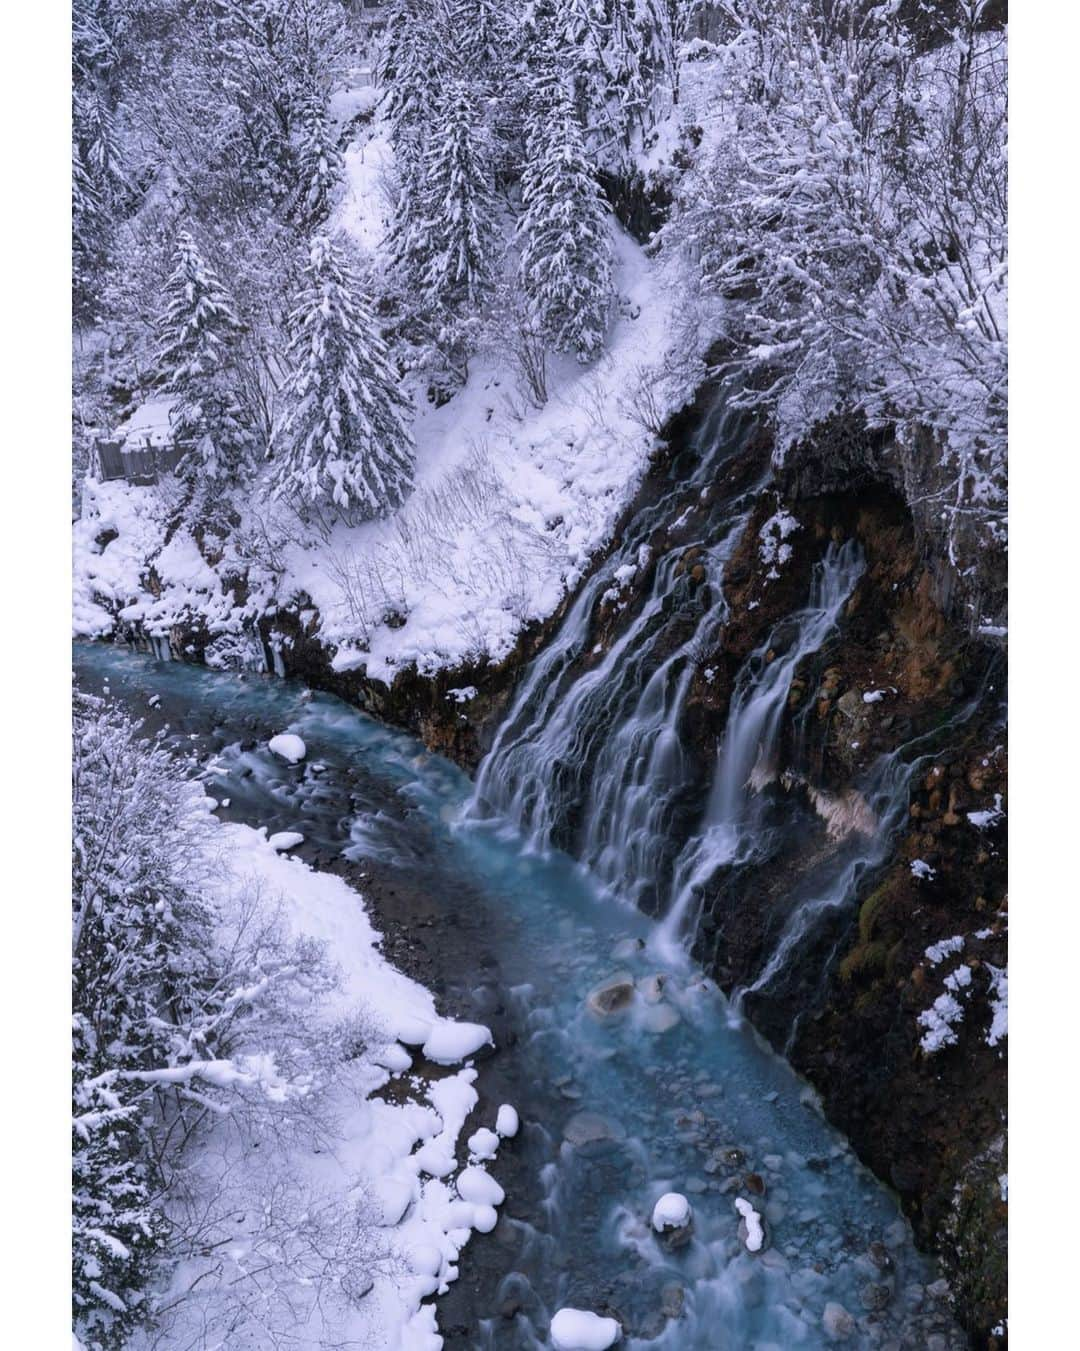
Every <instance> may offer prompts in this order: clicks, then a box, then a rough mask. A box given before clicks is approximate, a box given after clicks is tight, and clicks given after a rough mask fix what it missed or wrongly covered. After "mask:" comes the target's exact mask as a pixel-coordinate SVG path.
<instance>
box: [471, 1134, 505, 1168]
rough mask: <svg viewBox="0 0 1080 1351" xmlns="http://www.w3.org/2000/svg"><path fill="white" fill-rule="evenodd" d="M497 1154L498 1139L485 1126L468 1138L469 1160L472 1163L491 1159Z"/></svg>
mask: <svg viewBox="0 0 1080 1351" xmlns="http://www.w3.org/2000/svg"><path fill="white" fill-rule="evenodd" d="M498 1152H499V1137H498V1135H497V1134H496V1133H495V1132H494V1131H492V1130H488V1128H487V1127H486V1126H481V1127H480V1129H479V1130H478V1131H475V1132H474V1133H473V1134H472V1135H470V1136H469V1158H470V1160H473V1161H478V1162H479V1161H482V1160H484V1159H493V1158H494V1157H495V1155H496V1154H497V1153H498Z"/></svg>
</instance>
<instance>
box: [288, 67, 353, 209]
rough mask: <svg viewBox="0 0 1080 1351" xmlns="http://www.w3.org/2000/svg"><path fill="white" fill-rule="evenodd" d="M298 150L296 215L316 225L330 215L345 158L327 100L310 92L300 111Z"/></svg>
mask: <svg viewBox="0 0 1080 1351" xmlns="http://www.w3.org/2000/svg"><path fill="white" fill-rule="evenodd" d="M299 122H300V131H299V135H298V145H297V151H296V174H297V180H298V186H297V194H296V196H297V214H298V216H299V217H300V219H302V220H303V221H304V222H305V223H306V224H307V225H309V226H317V225H321V224H322V222H323V221H324V220H325V219H326V218H327V216H328V215H329V214H330V207H331V205H332V203H333V197H334V193H335V191H336V189H337V186H338V183H339V182H340V180H341V172H342V160H341V151H340V150H339V149H338V145H337V138H336V137H335V135H334V129H333V127H332V126H331V125H330V119H329V118H328V116H327V111H326V103H325V100H323V99H322V98H320V97H319V96H318V95H316V94H314V93H311V94H309V95H308V96H307V97H306V98H305V100H304V102H303V107H302V110H301V113H300V118H299Z"/></svg>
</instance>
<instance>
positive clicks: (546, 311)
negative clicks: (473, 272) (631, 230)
mask: <svg viewBox="0 0 1080 1351" xmlns="http://www.w3.org/2000/svg"><path fill="white" fill-rule="evenodd" d="M521 200H522V205H523V208H524V210H523V212H522V215H521V217H520V219H519V222H518V230H517V235H518V241H519V245H520V250H521V262H520V276H521V284H522V289H523V290H524V292H525V295H526V297H527V298H528V300H529V302H530V304H531V305H532V307H533V309H534V311H535V313H536V315H537V318H538V320H539V322H540V324H541V327H542V329H543V331H544V333H545V334H546V335H547V337H548V340H549V341H550V342H551V344H552V346H553V347H555V349H556V350H557V351H564V352H576V353H577V355H578V356H579V358H580V359H581V360H583V361H587V360H588V359H589V358H591V357H593V356H596V354H597V353H598V352H599V351H600V348H601V347H602V345H603V341H604V333H605V331H606V328H607V322H608V314H609V310H610V306H611V301H612V275H611V268H612V249H611V236H610V233H609V230H608V222H607V204H606V203H605V201H604V199H603V196H602V194H601V192H600V188H599V186H598V184H597V182H596V179H595V178H594V177H593V173H592V169H591V166H590V164H589V160H588V157H587V156H586V154H585V147H584V144H583V140H582V133H581V128H580V125H579V124H578V121H577V118H576V116H575V114H574V111H573V109H572V107H571V104H570V98H569V96H568V94H567V92H566V90H565V88H564V87H563V85H562V83H561V82H560V81H559V80H558V79H550V78H549V79H547V80H546V81H543V82H540V81H538V82H537V83H536V85H535V86H534V88H533V90H532V95H531V99H530V104H529V109H528V114H527V121H526V137H525V168H524V172H523V174H522V179H521Z"/></svg>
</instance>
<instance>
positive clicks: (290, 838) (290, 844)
mask: <svg viewBox="0 0 1080 1351" xmlns="http://www.w3.org/2000/svg"><path fill="white" fill-rule="evenodd" d="M266 843H267V844H268V845H269V846H270V848H271V849H276V850H277V852H278V853H279V854H280V853H283V852H284V851H285V850H286V849H295V848H296V846H297V845H298V844H303V843H304V837H303V835H302V834H301V833H300V831H298V830H279V831H278V832H277V834H276V835H271V836H270V838H269V839H268V840H267V841H266Z"/></svg>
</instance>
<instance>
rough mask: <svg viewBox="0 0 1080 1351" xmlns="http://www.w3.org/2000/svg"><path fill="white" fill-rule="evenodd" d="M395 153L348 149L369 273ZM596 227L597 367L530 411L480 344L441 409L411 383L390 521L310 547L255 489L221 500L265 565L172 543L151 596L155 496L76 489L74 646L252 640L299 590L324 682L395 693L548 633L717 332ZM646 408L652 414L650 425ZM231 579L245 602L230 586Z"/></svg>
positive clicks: (353, 214) (552, 366)
mask: <svg viewBox="0 0 1080 1351" xmlns="http://www.w3.org/2000/svg"><path fill="white" fill-rule="evenodd" d="M391 158H392V155H391V150H390V147H389V144H388V141H387V139H386V137H385V135H384V133H383V130H382V127H381V123H380V122H379V121H378V120H377V119H376V121H375V123H374V124H373V126H372V128H371V129H370V134H368V133H362V135H361V137H360V139H359V140H358V141H356V142H355V143H354V144H353V145H352V146H351V147H350V148H349V149H348V151H347V152H346V155H345V185H344V191H343V194H342V197H341V200H340V202H339V204H338V206H337V208H336V209H335V214H334V216H333V217H332V220H331V225H332V228H337V227H340V228H341V229H344V230H345V231H346V232H347V233H348V234H350V235H351V236H352V238H353V239H354V241H355V242H356V243H357V245H358V246H359V248H360V249H361V251H362V252H365V253H367V254H369V255H370V256H371V262H372V265H373V266H376V267H379V266H382V260H381V258H380V257H379V249H380V245H381V240H382V238H383V234H384V230H385V225H386V221H387V218H388V215H389V199H388V198H387V196H386V194H385V192H384V190H383V179H384V176H385V174H386V171H387V170H388V168H389V167H390V164H391ZM610 228H611V232H612V244H613V249H614V257H615V270H614V278H615V287H616V291H617V294H618V297H619V304H618V305H617V306H616V311H615V314H614V318H613V322H612V324H611V327H610V330H609V333H608V337H607V343H606V348H605V351H604V353H603V354H602V355H601V357H600V358H599V359H598V360H597V361H595V362H593V363H592V364H591V365H587V366H582V365H581V364H580V363H579V362H578V361H576V360H574V359H573V358H572V357H565V358H564V357H558V356H553V357H552V358H551V359H550V360H549V363H548V391H549V397H548V401H547V403H546V404H544V406H543V407H540V408H537V407H535V406H534V405H533V404H532V403H531V402H530V401H529V400H528V399H527V398H526V397H525V396H524V395H523V394H522V392H521V390H520V389H519V388H518V382H517V377H516V376H515V374H514V372H513V370H512V369H510V368H509V365H508V360H507V356H506V351H505V344H504V343H502V342H501V341H499V340H497V338H496V335H494V334H493V335H492V338H491V342H490V343H489V344H488V346H487V347H486V348H485V349H484V350H481V351H479V352H477V353H476V355H475V356H474V357H473V358H471V359H470V363H469V377H468V380H467V382H466V384H465V385H464V387H463V388H462V389H460V390H459V391H458V392H457V393H456V394H455V395H454V396H453V397H452V398H451V399H450V400H449V401H448V402H447V403H445V404H444V405H443V406H442V407H439V408H436V407H434V405H433V404H431V403H429V402H428V401H427V399H426V397H425V390H426V384H424V383H423V382H421V381H417V382H415V384H414V386H413V387H411V388H409V389H408V390H407V392H409V393H411V395H412V397H413V403H414V407H415V416H414V420H413V425H412V430H413V433H414V436H415V440H416V447H417V460H416V472H415V481H416V488H415V491H414V492H413V494H412V496H411V498H410V499H409V500H408V501H407V502H406V503H405V505H404V506H403V507H402V508H401V509H400V510H398V511H397V512H395V513H393V514H392V515H391V516H389V517H388V518H386V519H385V520H382V521H367V522H364V523H362V524H359V525H355V526H349V525H347V524H345V523H342V522H338V523H337V524H336V525H335V526H334V527H333V528H332V529H331V530H330V531H329V533H328V534H327V535H325V536H324V535H322V534H319V533H317V532H316V533H313V534H312V535H311V536H310V537H308V536H305V535H303V533H302V532H300V533H299V534H298V533H297V531H296V529H295V522H293V521H291V519H286V518H285V516H284V515H282V519H281V523H280V526H278V525H275V519H276V518H275V516H274V510H279V509H268V508H267V507H266V504H265V502H261V501H260V500H259V499H260V496H261V485H260V484H258V483H257V484H256V485H254V487H253V489H252V490H249V491H247V492H245V493H240V494H236V495H235V496H234V498H233V499H232V505H233V507H234V508H235V510H236V511H237V512H238V514H239V515H240V517H241V521H242V524H241V528H240V529H239V530H238V531H237V532H236V534H237V536H238V537H247V536H252V537H254V536H259V535H261V532H262V528H263V526H268V527H269V529H270V533H271V535H272V536H273V535H274V531H275V530H279V531H280V545H278V546H276V552H275V555H274V564H273V567H272V568H266V567H263V566H262V565H261V564H259V563H253V562H252V561H251V559H250V558H248V557H246V556H239V555H238V552H237V549H236V546H235V545H234V544H232V543H230V545H229V547H227V548H226V549H225V552H224V556H223V557H222V558H221V560H220V562H216V563H214V564H213V565H210V564H200V563H199V562H198V561H197V559H196V557H195V553H196V546H195V544H194V541H192V540H191V538H190V536H188V535H186V532H180V533H183V534H185V538H184V539H183V541H182V542H178V543H177V544H176V546H175V547H174V548H173V549H171V550H170V553H169V555H168V558H169V562H170V569H169V577H168V578H166V579H163V585H162V589H161V594H160V595H159V596H156V595H152V594H151V593H150V592H149V591H148V590H147V587H146V581H145V578H146V575H147V570H148V567H149V566H150V565H151V564H154V565H155V567H156V559H157V557H158V555H159V554H160V553H161V552H162V550H163V549H165V547H166V545H165V538H164V536H165V530H164V520H165V518H166V517H167V515H168V512H167V509H166V505H165V502H164V490H160V491H159V489H158V488H136V487H132V486H131V485H128V484H127V483H124V482H119V481H118V482H116V483H111V484H107V485H95V484H93V483H91V484H89V485H88V491H87V493H86V494H85V495H84V502H83V519H82V520H81V521H80V522H78V523H77V525H76V528H75V559H74V571H75V592H76V603H75V606H74V615H73V622H74V630H75V632H76V634H78V635H81V636H102V635H104V634H107V633H109V632H110V631H111V630H112V628H113V624H114V618H112V617H115V616H116V614H117V613H118V612H121V611H122V612H123V614H124V617H125V618H127V619H128V620H130V621H141V622H143V623H145V624H146V625H147V626H148V628H149V629H150V631H151V632H158V633H166V632H167V631H168V630H169V629H170V628H172V627H174V626H175V625H176V624H178V623H180V622H182V621H183V620H184V619H186V618H192V617H199V616H202V617H205V619H206V621H207V625H208V627H209V629H210V632H211V633H212V634H213V635H215V636H216V635H217V634H219V633H223V632H237V631H239V630H240V628H241V627H244V626H247V627H248V628H250V626H251V625H252V623H253V621H254V620H255V619H256V618H257V617H259V616H260V615H264V614H266V613H268V612H272V611H273V609H274V607H275V606H276V607H281V606H285V605H288V604H290V603H291V602H292V601H293V600H294V599H295V598H297V597H298V596H299V594H300V593H303V594H304V595H306V596H307V597H309V598H310V604H312V605H313V606H314V608H316V609H317V611H318V615H319V629H318V638H319V641H320V642H322V643H323V644H324V645H325V646H326V647H327V648H328V649H329V651H330V653H331V654H332V657H331V660H332V664H333V669H334V670H335V671H338V672H342V671H352V670H360V669H363V670H365V671H366V673H367V675H368V677H369V678H373V679H378V680H382V681H385V682H390V681H392V680H393V678H394V676H395V675H396V674H397V672H398V671H399V670H401V669H402V668H403V667H405V666H408V665H410V664H414V665H415V666H416V668H417V669H418V670H419V671H420V672H421V673H422V674H432V673H434V672H435V671H438V670H443V669H448V668H453V667H455V666H460V665H461V664H463V663H465V662H473V661H476V660H482V659H484V658H488V659H490V660H491V661H494V662H497V661H501V660H503V659H504V658H505V657H506V656H507V655H508V654H509V653H510V652H511V651H512V650H513V648H514V645H515V643H516V641H517V638H518V635H519V634H520V632H521V630H522V629H523V628H524V626H525V625H526V624H529V623H531V622H536V621H541V620H544V619H546V618H548V617H549V616H550V615H551V614H552V613H553V612H554V610H555V609H556V608H557V607H558V605H559V604H560V603H561V602H562V601H563V599H564V598H565V596H566V594H567V592H568V591H569V590H570V589H572V588H573V587H574V586H575V585H576V584H577V582H578V581H579V580H580V577H581V575H582V574H583V572H584V570H585V569H586V568H587V567H588V565H589V562H590V560H591V559H592V557H593V556H594V555H595V554H596V552H597V551H598V550H599V549H601V548H602V547H604V546H605V545H606V544H607V543H608V542H609V541H610V539H611V537H612V535H613V533H614V530H615V528H616V525H617V523H618V520H619V517H620V515H621V513H622V512H623V510H624V508H625V507H626V505H627V504H628V502H629V501H630V500H631V498H632V496H633V494H634V493H635V491H636V489H637V487H638V485H639V484H640V482H641V479H642V477H643V475H644V473H645V472H646V469H647V466H648V462H649V457H650V455H651V454H652V452H653V450H654V449H655V445H656V440H655V435H654V433H653V432H652V431H650V430H648V427H647V426H646V425H645V423H646V421H647V422H648V423H649V424H650V425H651V424H652V423H653V420H654V415H659V416H661V417H663V416H665V415H667V414H669V413H673V412H675V411H676V410H677V409H678V408H679V407H681V406H682V405H683V404H684V403H685V402H686V401H687V400H688V399H689V397H690V396H691V395H692V394H693V392H694V391H695V390H696V388H697V387H698V386H699V385H700V383H701V381H702V379H703V376H704V364H703V361H702V357H703V355H704V352H705V350H706V348H707V346H708V342H709V339H710V337H711V335H712V331H713V330H712V327H711V325H710V322H707V319H708V316H707V314H706V313H705V311H704V310H703V309H701V307H700V306H697V305H696V302H695V304H691V303H690V302H688V301H687V299H686V297H685V296H682V297H681V298H680V294H679V288H678V286H677V285H675V284H674V283H673V279H672V277H671V276H669V275H667V273H666V270H665V269H666V268H667V267H668V266H669V264H668V263H667V262H665V261H664V260H663V259H662V258H657V259H649V258H647V257H646V256H645V254H644V252H643V251H642V249H641V248H640V247H639V246H638V245H637V244H636V243H635V242H634V241H633V240H632V239H631V238H630V237H629V236H628V235H627V234H626V233H625V232H623V231H622V230H621V229H620V228H619V227H618V226H617V225H616V224H615V223H614V222H612V223H611V226H610ZM710 303H711V302H710ZM704 304H705V302H702V305H704ZM699 311H700V312H699ZM639 391H641V395H640V397H639ZM642 405H651V406H652V408H653V412H652V413H650V414H649V416H648V418H647V419H646V418H645V417H644V416H643V414H642V413H641V412H640V411H639V408H640V407H641V406H642ZM147 416H148V417H149V416H150V413H149V412H148V413H147ZM154 416H158V417H160V410H159V412H158V413H157V414H154ZM266 472H268V471H266V470H264V471H263V473H264V474H265V473H266ZM110 526H111V527H112V528H114V529H117V531H118V535H119V538H117V539H115V540H113V541H112V542H111V543H110V544H109V545H108V547H107V548H106V549H105V551H104V553H101V551H100V550H99V549H98V548H97V546H96V544H95V540H96V538H97V537H98V536H99V535H100V533H101V532H102V530H104V529H107V528H109V527H110ZM275 538H276V536H275ZM245 568H246V569H248V579H249V586H248V589H247V592H246V593H245V599H244V602H243V604H241V603H240V602H239V601H238V600H237V599H236V598H235V596H234V593H233V591H232V589H231V588H232V585H233V578H235V576H236V575H237V574H242V573H243V571H244V569H245ZM158 571H159V572H160V569H158ZM223 579H224V580H223ZM375 597H377V598H378V600H377V602H376V600H375V599H374V598H375ZM387 597H389V600H388V601H387V600H386V599H385V598H387ZM365 598H367V599H365ZM305 608H307V603H306V602H305ZM391 613H392V614H393V616H395V618H394V623H393V625H391V624H389V623H387V622H386V619H387V617H388V616H390V615H391ZM402 619H403V620H404V622H403V623H401V622H400V620H402ZM467 689H468V686H464V687H461V689H460V690H459V692H458V693H459V694H461V695H464V691H465V690H467ZM450 697H451V698H456V697H458V695H456V694H452V695H451V696H450Z"/></svg>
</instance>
